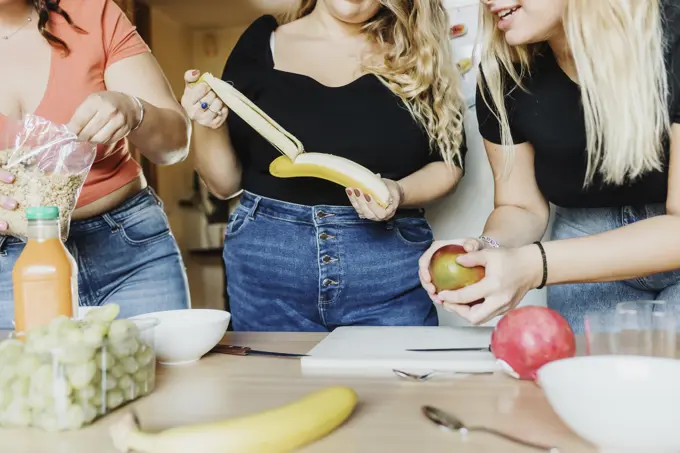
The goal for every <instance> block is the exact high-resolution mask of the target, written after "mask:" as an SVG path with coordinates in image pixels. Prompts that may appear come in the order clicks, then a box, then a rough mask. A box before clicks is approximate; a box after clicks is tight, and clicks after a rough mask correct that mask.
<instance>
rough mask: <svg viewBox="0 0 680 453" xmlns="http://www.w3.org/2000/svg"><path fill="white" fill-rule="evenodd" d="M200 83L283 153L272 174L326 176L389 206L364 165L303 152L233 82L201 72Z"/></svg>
mask: <svg viewBox="0 0 680 453" xmlns="http://www.w3.org/2000/svg"><path fill="white" fill-rule="evenodd" d="M201 82H203V83H205V84H207V85H208V86H209V87H210V88H211V89H212V90H213V91H214V92H215V94H216V95H217V96H218V97H219V98H220V99H221V100H222V102H224V104H225V105H226V106H227V107H228V108H229V110H230V111H231V112H233V113H235V114H236V115H238V116H239V117H240V118H241V119H242V120H243V121H245V122H246V123H247V124H249V125H250V126H251V127H252V128H253V129H255V131H257V132H258V133H259V134H260V135H262V137H264V138H265V139H266V140H267V141H268V142H269V143H271V144H272V145H273V146H274V147H275V148H276V149H277V150H279V152H280V153H281V154H283V156H281V157H279V158H276V159H274V161H272V163H271V164H270V166H269V172H270V173H271V174H272V175H273V176H276V177H277V178H297V177H312V178H320V179H325V180H327V181H331V182H334V183H336V184H339V185H341V186H343V187H352V188H356V189H360V190H361V191H362V192H364V193H366V194H368V195H370V196H371V197H372V198H373V199H374V200H375V201H376V203H377V204H378V205H380V206H382V207H387V205H389V203H390V201H391V195H390V191H389V190H388V188H387V185H386V184H385V182H384V181H383V180H382V179H381V178H380V177H379V176H378V175H376V174H375V173H373V172H372V171H370V170H368V169H367V168H366V167H364V166H362V165H359V164H357V163H356V162H354V161H351V160H349V159H346V158H344V157H340V156H335V155H332V154H326V153H309V152H306V151H305V150H304V147H303V146H302V143H301V142H300V141H299V140H298V139H297V138H296V137H295V136H293V135H292V134H291V133H289V132H288V131H286V130H285V129H284V128H282V127H281V126H280V125H279V124H278V123H277V122H276V121H274V120H273V119H272V118H270V117H269V116H268V115H267V114H266V113H265V112H263V111H262V110H261V109H260V108H259V107H258V106H257V105H255V104H254V103H253V102H252V101H250V99H248V98H247V97H246V96H244V95H243V93H241V92H240V91H238V90H237V89H236V88H234V87H233V86H232V85H230V84H229V83H227V82H225V81H223V80H221V79H218V78H217V77H215V76H213V75H212V74H210V73H204V74H203V75H202V76H201V77H200V78H199V79H198V80H197V81H196V82H194V84H196V83H201Z"/></svg>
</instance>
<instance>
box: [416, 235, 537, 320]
mask: <svg viewBox="0 0 680 453" xmlns="http://www.w3.org/2000/svg"><path fill="white" fill-rule="evenodd" d="M457 262H458V263H459V264H460V265H462V266H465V267H474V266H483V267H484V268H485V274H486V275H485V276H484V278H483V279H482V280H480V281H479V282H477V283H475V284H473V285H470V286H466V287H465V288H461V289H459V290H456V291H442V292H440V293H439V294H438V295H437V298H438V299H439V300H440V301H441V303H443V305H444V309H445V310H447V311H451V312H453V313H456V314H458V315H459V316H461V317H462V318H464V319H466V320H467V321H469V322H470V323H471V324H483V323H485V322H488V321H490V320H491V319H493V318H495V317H496V316H500V315H502V314H503V313H505V312H507V311H509V310H512V309H513V308H515V307H517V305H519V303H520V302H521V301H522V299H523V298H524V296H525V295H526V293H527V292H529V291H530V290H531V289H534V288H536V287H538V286H539V284H540V282H541V279H542V277H543V262H542V259H541V252H540V250H539V248H538V247H537V246H536V245H529V246H524V247H520V248H497V249H484V250H479V251H475V252H472V253H468V254H465V255H461V256H459V257H458V259H457ZM421 278H422V277H421ZM479 300H483V302H482V303H481V304H476V305H471V304H472V303H474V302H476V301H479Z"/></svg>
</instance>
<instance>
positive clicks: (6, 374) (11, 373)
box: [0, 364, 17, 387]
mask: <svg viewBox="0 0 680 453" xmlns="http://www.w3.org/2000/svg"><path fill="white" fill-rule="evenodd" d="M16 375H17V367H16V366H13V365H9V364H6V365H5V364H3V366H1V367H0V387H3V386H5V385H7V384H8V383H9V381H11V380H12V379H14V377H15V376H16Z"/></svg>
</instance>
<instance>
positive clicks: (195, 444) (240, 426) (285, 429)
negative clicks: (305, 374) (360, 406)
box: [111, 386, 358, 453]
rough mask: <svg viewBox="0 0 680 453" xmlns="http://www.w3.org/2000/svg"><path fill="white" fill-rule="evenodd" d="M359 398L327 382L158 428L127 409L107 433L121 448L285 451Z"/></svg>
mask: <svg viewBox="0 0 680 453" xmlns="http://www.w3.org/2000/svg"><path fill="white" fill-rule="evenodd" d="M357 399H358V398H357V394H356V393H355V392H354V390H352V389H351V388H348V387H342V386H335V387H329V388H326V389H322V390H319V391H316V392H314V393H311V394H309V395H307V396H305V397H303V398H301V399H299V400H298V401H295V402H292V403H289V404H286V405H284V406H280V407H278V408H275V409H270V410H267V411H264V412H260V413H255V414H252V415H246V416H243V417H237V418H234V419H227V420H223V421H218V422H213V423H206V424H202V425H190V426H184V427H178V428H171V429H168V430H165V431H161V432H159V433H146V432H143V431H141V430H140V428H139V424H138V422H137V420H136V417H135V416H134V414H132V413H127V414H125V415H124V416H123V417H122V418H121V419H120V420H119V421H118V422H117V423H116V424H115V425H113V426H112V427H111V437H112V439H113V444H114V446H115V447H116V449H117V450H119V451H121V452H124V453H127V452H129V451H134V452H136V453H189V452H196V453H288V452H292V451H294V450H295V449H297V448H300V447H302V446H304V445H306V444H308V443H311V442H314V441H315V440H318V439H320V438H322V437H324V436H326V435H327V434H329V433H330V432H331V431H333V430H334V429H335V428H337V427H338V426H340V425H341V424H342V423H343V422H344V421H345V420H346V419H347V418H348V417H349V416H350V415H351V414H352V411H353V410H354V407H355V406H356V404H357Z"/></svg>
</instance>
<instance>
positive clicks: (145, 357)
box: [135, 343, 155, 367]
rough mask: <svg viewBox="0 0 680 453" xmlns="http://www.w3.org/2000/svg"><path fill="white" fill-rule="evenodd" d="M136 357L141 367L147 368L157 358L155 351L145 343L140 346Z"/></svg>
mask: <svg viewBox="0 0 680 453" xmlns="http://www.w3.org/2000/svg"><path fill="white" fill-rule="evenodd" d="M135 357H136V358H137V362H138V363H139V366H140V367H143V366H147V365H148V364H149V363H151V362H152V361H153V360H154V358H155V357H154V352H153V349H151V348H150V347H149V346H147V345H146V344H143V343H142V344H141V345H140V347H139V350H137V354H135Z"/></svg>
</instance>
